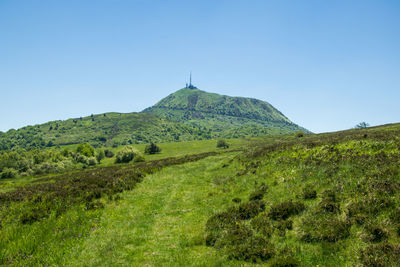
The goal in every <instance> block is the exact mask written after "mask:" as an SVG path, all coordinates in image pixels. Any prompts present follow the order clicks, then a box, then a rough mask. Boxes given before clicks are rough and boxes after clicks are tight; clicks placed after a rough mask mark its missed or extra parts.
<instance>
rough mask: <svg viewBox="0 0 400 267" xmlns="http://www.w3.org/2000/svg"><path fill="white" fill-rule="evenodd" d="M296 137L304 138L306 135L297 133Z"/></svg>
mask: <svg viewBox="0 0 400 267" xmlns="http://www.w3.org/2000/svg"><path fill="white" fill-rule="evenodd" d="M295 136H296V137H297V138H300V137H304V133H303V132H297V133H296V134H295Z"/></svg>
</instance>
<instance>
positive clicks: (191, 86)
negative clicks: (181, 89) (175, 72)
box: [186, 72, 197, 89]
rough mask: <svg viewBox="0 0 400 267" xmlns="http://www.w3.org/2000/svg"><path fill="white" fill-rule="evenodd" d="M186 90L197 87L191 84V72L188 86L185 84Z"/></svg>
mask: <svg viewBox="0 0 400 267" xmlns="http://www.w3.org/2000/svg"><path fill="white" fill-rule="evenodd" d="M186 88H189V89H197V87H196V86H194V85H193V84H192V72H190V76H189V85H188V84H186Z"/></svg>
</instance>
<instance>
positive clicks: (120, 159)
mask: <svg viewBox="0 0 400 267" xmlns="http://www.w3.org/2000/svg"><path fill="white" fill-rule="evenodd" d="M138 155H139V151H138V150H137V149H136V148H133V147H130V146H126V147H124V148H122V149H121V150H120V151H118V153H117V156H116V158H115V163H128V162H131V161H132V160H133V159H134V158H135V157H136V156H138Z"/></svg>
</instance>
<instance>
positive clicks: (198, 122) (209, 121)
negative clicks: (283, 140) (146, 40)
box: [142, 88, 308, 138]
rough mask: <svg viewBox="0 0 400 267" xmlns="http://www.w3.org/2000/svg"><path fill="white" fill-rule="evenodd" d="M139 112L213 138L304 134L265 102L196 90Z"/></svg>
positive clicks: (186, 91) (170, 96) (166, 98)
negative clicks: (205, 130)
mask: <svg viewBox="0 0 400 267" xmlns="http://www.w3.org/2000/svg"><path fill="white" fill-rule="evenodd" d="M142 112H144V113H151V114H157V115H160V116H164V117H166V118H168V119H172V120H174V121H177V122H182V123H185V124H186V125H192V126H195V127H200V128H208V129H212V130H213V135H214V136H216V137H226V138H235V137H243V136H259V135H267V134H287V133H291V132H295V131H305V132H308V131H307V130H306V129H304V128H302V127H299V126H298V125H296V124H294V123H292V122H291V121H290V120H289V119H288V118H287V117H285V116H284V115H283V114H282V113H281V112H280V111H279V110H277V109H276V108H274V107H273V106H272V105H271V104H269V103H267V102H264V101H261V100H258V99H253V98H245V97H231V96H225V95H219V94H215V93H208V92H205V91H202V90H199V89H190V88H183V89H181V90H178V91H177V92H175V93H173V94H170V95H169V96H167V97H165V98H164V99H162V100H161V101H160V102H158V103H157V104H155V105H154V106H152V107H150V108H147V109H145V110H143V111H142Z"/></svg>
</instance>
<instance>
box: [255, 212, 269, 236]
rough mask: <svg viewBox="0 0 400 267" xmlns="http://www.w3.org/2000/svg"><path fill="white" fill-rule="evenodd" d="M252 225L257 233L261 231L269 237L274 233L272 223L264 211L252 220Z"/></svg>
mask: <svg viewBox="0 0 400 267" xmlns="http://www.w3.org/2000/svg"><path fill="white" fill-rule="evenodd" d="M250 225H251V227H252V228H253V229H254V230H255V231H256V232H257V233H260V234H261V235H263V236H264V237H267V238H269V237H271V235H272V233H273V228H272V226H271V223H270V221H269V219H268V218H267V217H266V216H265V214H264V213H261V214H260V215H259V216H257V217H255V218H253V219H252V220H251V222H250Z"/></svg>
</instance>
